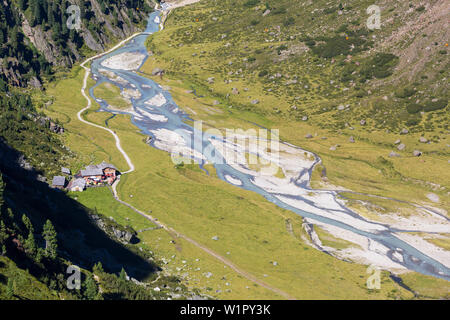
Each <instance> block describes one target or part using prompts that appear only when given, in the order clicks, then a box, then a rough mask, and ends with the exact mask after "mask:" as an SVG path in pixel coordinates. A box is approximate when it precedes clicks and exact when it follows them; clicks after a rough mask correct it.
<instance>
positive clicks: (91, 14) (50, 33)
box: [0, 0, 153, 87]
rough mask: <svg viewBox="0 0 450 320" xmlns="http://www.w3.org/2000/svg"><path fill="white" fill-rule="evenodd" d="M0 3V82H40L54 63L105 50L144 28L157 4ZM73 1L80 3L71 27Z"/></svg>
mask: <svg viewBox="0 0 450 320" xmlns="http://www.w3.org/2000/svg"><path fill="white" fill-rule="evenodd" d="M0 4H1V6H0V21H1V22H0V40H1V41H0V43H1V45H0V81H3V82H7V83H9V84H12V85H14V86H26V85H33V86H37V87H39V86H40V82H41V80H42V77H43V76H49V75H51V74H52V70H53V69H54V67H71V66H72V65H73V64H74V63H75V62H76V61H78V60H80V59H82V58H83V57H84V56H86V55H88V54H89V53H91V52H92V53H95V52H101V51H103V50H104V49H105V47H107V46H108V45H109V44H111V43H113V42H114V41H116V40H117V39H120V38H124V37H126V36H128V35H131V34H133V33H135V32H136V31H138V30H139V29H142V28H144V26H145V22H146V18H147V16H148V14H149V13H150V12H151V10H152V7H153V5H152V3H151V1H149V0H118V1H111V0H87V1H84V0H83V1H82V0H68V1H67V0H21V1H18V3H16V2H9V1H8V2H6V1H1V2H0ZM71 5H76V6H78V7H77V8H79V13H80V14H79V17H80V22H81V23H80V28H79V29H71V28H69V24H70V22H71V21H73V17H74V14H73V13H71V12H70V11H69V12H67V9H68V8H69V7H70V6H71ZM71 19H72V20H71ZM2 20H3V21H2ZM68 22H69V24H68Z"/></svg>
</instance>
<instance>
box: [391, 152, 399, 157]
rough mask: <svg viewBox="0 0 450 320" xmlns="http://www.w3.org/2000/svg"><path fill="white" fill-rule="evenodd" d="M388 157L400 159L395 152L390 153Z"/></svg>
mask: <svg viewBox="0 0 450 320" xmlns="http://www.w3.org/2000/svg"><path fill="white" fill-rule="evenodd" d="M389 157H390V158H394V157H400V155H399V154H398V153H397V152H394V151H391V153H389Z"/></svg>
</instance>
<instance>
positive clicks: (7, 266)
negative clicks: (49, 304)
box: [0, 256, 68, 300]
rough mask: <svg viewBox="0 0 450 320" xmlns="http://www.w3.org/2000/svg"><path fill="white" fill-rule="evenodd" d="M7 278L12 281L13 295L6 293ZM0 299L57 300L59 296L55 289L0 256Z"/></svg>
mask: <svg viewBox="0 0 450 320" xmlns="http://www.w3.org/2000/svg"><path fill="white" fill-rule="evenodd" d="M9 279H11V281H13V286H12V287H13V293H14V294H13V296H10V295H8V288H7V287H8V280H9ZM66 298H68V297H66ZM0 300H59V297H58V295H57V292H56V291H52V290H50V289H49V288H48V287H47V286H46V285H44V284H43V283H41V282H39V281H38V280H37V279H36V278H35V277H33V276H32V275H30V273H29V272H28V271H26V270H22V269H20V268H19V267H17V265H16V264H15V263H14V262H13V261H11V260H10V259H8V258H6V257H2V256H0Z"/></svg>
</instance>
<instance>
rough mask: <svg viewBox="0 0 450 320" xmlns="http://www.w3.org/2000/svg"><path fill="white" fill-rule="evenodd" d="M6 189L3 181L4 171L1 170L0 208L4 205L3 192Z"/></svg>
mask: <svg viewBox="0 0 450 320" xmlns="http://www.w3.org/2000/svg"><path fill="white" fill-rule="evenodd" d="M4 191H5V184H4V182H3V177H2V173H1V172H0V208H1V207H2V205H3V202H4V200H3V192H4Z"/></svg>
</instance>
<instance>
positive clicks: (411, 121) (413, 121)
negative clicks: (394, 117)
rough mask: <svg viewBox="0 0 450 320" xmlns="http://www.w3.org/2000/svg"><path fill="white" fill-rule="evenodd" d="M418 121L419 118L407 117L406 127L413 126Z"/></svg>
mask: <svg viewBox="0 0 450 320" xmlns="http://www.w3.org/2000/svg"><path fill="white" fill-rule="evenodd" d="M419 123H420V120H419V119H409V120H408V121H406V125H407V126H408V127H414V126H417V125H418V124H419Z"/></svg>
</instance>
